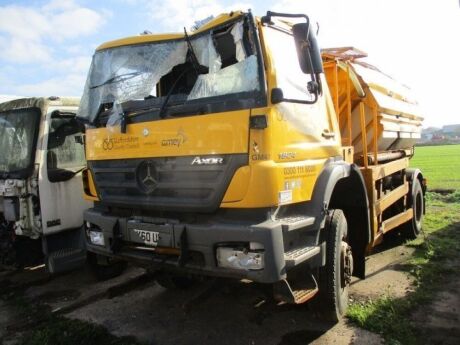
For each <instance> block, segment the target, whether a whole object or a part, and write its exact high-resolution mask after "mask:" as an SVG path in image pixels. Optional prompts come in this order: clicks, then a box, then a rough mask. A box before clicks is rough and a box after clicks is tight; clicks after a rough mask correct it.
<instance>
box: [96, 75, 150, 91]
mask: <svg viewBox="0 0 460 345" xmlns="http://www.w3.org/2000/svg"><path fill="white" fill-rule="evenodd" d="M142 73H144V72H140V71H137V72H131V73H125V74H119V75H116V76H114V77H112V78H109V79H107V80H106V81H105V82H103V83H102V84H99V85H93V86H90V87H89V88H90V89H96V88H98V87H101V86H104V85H107V84H113V83H119V82H121V81H125V80H129V79H132V78H134V77H136V76H138V75H140V74H142Z"/></svg>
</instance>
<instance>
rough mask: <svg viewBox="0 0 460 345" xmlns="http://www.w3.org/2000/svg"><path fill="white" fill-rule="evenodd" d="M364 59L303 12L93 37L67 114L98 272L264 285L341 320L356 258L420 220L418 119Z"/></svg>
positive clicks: (179, 283)
mask: <svg viewBox="0 0 460 345" xmlns="http://www.w3.org/2000/svg"><path fill="white" fill-rule="evenodd" d="M364 55H365V54H364V53H362V52H360V51H359V50H357V49H354V48H351V47H348V48H336V49H327V50H323V52H322V53H321V51H320V49H319V47H318V43H317V40H316V36H315V32H314V30H313V29H312V26H311V24H310V20H309V18H308V16H306V15H297V14H285V13H274V12H267V14H266V16H263V17H261V18H256V17H254V16H253V15H252V13H251V12H247V13H245V12H231V13H228V14H222V15H220V16H218V17H216V18H213V19H212V20H210V21H209V22H207V23H205V24H203V25H201V26H200V27H197V28H195V30H194V31H193V32H187V30H185V29H184V32H183V33H177V34H145V35H139V36H135V37H128V38H124V39H120V40H115V41H111V42H107V43H104V44H102V45H101V46H99V47H98V48H97V50H96V52H95V54H94V56H93V61H92V65H91V67H90V71H89V75H88V78H87V82H86V85H85V89H84V94H83V97H82V100H81V105H80V108H79V110H78V114H77V116H78V118H79V119H80V120H81V121H83V122H84V123H85V124H86V125H87V130H86V158H87V162H88V170H87V171H86V172H85V174H84V190H85V195H86V198H87V199H88V200H91V201H93V202H94V207H93V208H91V209H89V210H87V211H85V213H84V220H85V233H86V238H87V249H88V251H89V252H90V253H91V258H92V260H91V261H92V263H93V264H94V265H95V267H98V269H100V271H101V272H105V271H109V270H110V269H113V267H115V266H116V265H118V264H120V262H121V260H122V261H132V262H135V263H137V264H139V265H142V266H144V267H146V268H148V269H149V270H153V271H155V272H156V276H157V277H158V281H159V283H160V284H161V285H163V286H165V287H171V286H172V287H174V286H176V287H184V286H187V285H189V284H190V283H191V282H192V278H193V277H194V276H196V275H198V276H199V275H207V276H217V277H229V278H236V279H249V280H251V281H255V282H260V283H267V284H272V285H273V292H274V297H275V298H276V299H277V300H279V301H284V302H288V303H303V302H306V301H308V300H310V299H313V300H314V301H316V303H314V305H315V306H317V307H318V308H317V309H318V310H319V312H320V313H321V315H322V316H323V317H325V318H327V319H330V320H338V319H339V318H340V316H341V315H343V313H344V312H345V310H346V307H347V301H348V297H347V296H348V287H349V284H350V281H351V278H352V276H357V277H360V278H364V277H365V256H366V254H368V253H369V252H370V250H371V249H372V247H373V246H375V245H376V244H378V243H379V242H380V241H381V240H382V237H383V235H384V234H385V233H386V232H388V231H390V230H392V229H400V230H402V231H403V232H404V233H405V234H407V235H408V236H411V237H414V236H416V235H417V234H418V233H419V232H420V230H421V221H422V217H423V214H424V193H425V184H424V179H423V176H422V174H421V172H420V171H419V170H414V169H409V158H410V157H411V156H412V155H413V145H414V143H415V141H416V140H417V138H418V137H419V136H420V128H421V120H422V118H421V117H420V115H419V114H418V110H417V106H416V103H415V102H414V101H412V100H411V98H410V97H409V96H408V90H407V88H405V87H403V86H401V85H399V84H398V83H396V82H395V81H394V80H392V79H391V78H389V77H388V76H386V75H385V74H383V73H382V72H380V71H379V70H378V69H376V68H375V67H373V66H371V65H368V64H366V63H365V62H363V61H362V59H361V58H362V57H364ZM360 59H361V60H360Z"/></svg>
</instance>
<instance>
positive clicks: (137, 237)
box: [127, 221, 174, 247]
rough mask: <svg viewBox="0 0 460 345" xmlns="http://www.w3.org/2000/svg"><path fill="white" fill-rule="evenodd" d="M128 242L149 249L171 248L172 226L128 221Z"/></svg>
mask: <svg viewBox="0 0 460 345" xmlns="http://www.w3.org/2000/svg"><path fill="white" fill-rule="evenodd" d="M127 225H128V240H129V241H131V242H134V243H142V244H144V245H147V246H149V247H172V246H173V243H174V241H173V236H174V234H173V226H172V225H170V224H151V223H144V222H139V221H128V224H127Z"/></svg>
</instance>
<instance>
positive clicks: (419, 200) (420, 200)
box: [403, 178, 425, 239]
mask: <svg viewBox="0 0 460 345" xmlns="http://www.w3.org/2000/svg"><path fill="white" fill-rule="evenodd" d="M412 183H413V185H412V192H411V195H410V198H409V204H410V205H411V207H412V211H413V212H414V216H413V218H412V219H411V220H410V221H409V222H407V223H406V224H405V225H404V227H403V232H404V234H405V235H406V237H407V238H409V239H416V238H417V237H418V236H419V235H420V232H421V231H422V220H423V210H424V207H425V197H424V196H423V191H422V185H421V184H420V181H419V179H417V178H415V180H414V181H413V182H412Z"/></svg>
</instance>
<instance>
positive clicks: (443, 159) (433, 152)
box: [410, 145, 460, 190]
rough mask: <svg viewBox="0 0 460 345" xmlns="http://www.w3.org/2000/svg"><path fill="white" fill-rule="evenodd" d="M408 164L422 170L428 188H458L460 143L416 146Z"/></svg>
mask: <svg viewBox="0 0 460 345" xmlns="http://www.w3.org/2000/svg"><path fill="white" fill-rule="evenodd" d="M410 165H411V167H414V168H420V169H421V170H422V172H423V175H424V176H425V178H426V179H427V181H428V189H429V190H433V189H456V190H460V145H442V146H418V147H416V148H415V155H414V157H413V158H412V159H411V163H410Z"/></svg>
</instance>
